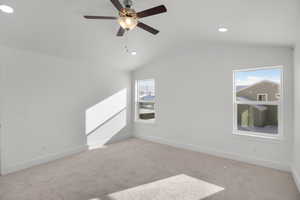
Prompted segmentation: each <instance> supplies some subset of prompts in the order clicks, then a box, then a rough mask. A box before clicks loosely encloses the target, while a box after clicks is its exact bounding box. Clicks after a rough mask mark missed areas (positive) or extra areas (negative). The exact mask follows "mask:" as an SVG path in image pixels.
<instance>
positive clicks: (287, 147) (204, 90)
mask: <svg viewBox="0 0 300 200" xmlns="http://www.w3.org/2000/svg"><path fill="white" fill-rule="evenodd" d="M275 65H276V66H277V65H283V66H284V89H285V90H284V139H283V140H281V141H276V140H270V139H259V138H253V137H249V136H237V135H233V134H232V124H233V118H232V116H233V110H232V87H233V86H232V70H234V69H241V68H251V67H260V66H275ZM292 74H293V50H292V49H291V48H275V47H263V46H256V47H255V46H241V45H235V46H232V45H227V44H222V45H217V44H208V43H206V44H205V43H193V44H191V45H182V46H177V47H174V48H173V50H172V51H171V52H169V53H168V54H166V55H162V56H161V58H158V59H157V60H156V61H155V62H153V63H151V64H148V65H147V66H144V67H142V68H139V69H137V70H136V71H134V72H133V77H134V79H148V78H154V79H155V81H156V82H155V83H156V95H157V97H156V99H157V104H156V111H157V119H156V122H155V124H143V123H135V124H134V134H135V135H136V136H138V137H141V138H145V139H149V140H154V141H159V142H162V143H167V144H171V145H175V146H181V147H184V148H189V149H193V150H197V151H202V152H208V153H211V154H215V155H221V156H225V157H229V158H233V159H238V160H243V161H247V162H251V163H257V164H261V165H265V166H269V167H274V168H279V169H283V170H289V167H290V163H291V158H292V155H291V154H292V143H293V141H292V140H293V75H292Z"/></svg>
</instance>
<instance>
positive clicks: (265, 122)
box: [233, 67, 283, 138]
mask: <svg viewBox="0 0 300 200" xmlns="http://www.w3.org/2000/svg"><path fill="white" fill-rule="evenodd" d="M233 76H234V80H233V82H234V86H233V87H234V102H233V104H234V127H233V129H234V130H233V132H234V133H235V134H239V135H251V136H258V137H265V138H279V137H280V136H282V120H281V119H282V116H281V115H282V106H281V103H282V97H281V94H282V88H283V87H282V77H283V70H282V67H267V68H256V69H246V70H235V71H234V72H233ZM280 97H281V98H280Z"/></svg>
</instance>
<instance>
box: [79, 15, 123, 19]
mask: <svg viewBox="0 0 300 200" xmlns="http://www.w3.org/2000/svg"><path fill="white" fill-rule="evenodd" d="M84 18H86V19H118V18H117V17H110V16H88V15H86V16H84Z"/></svg>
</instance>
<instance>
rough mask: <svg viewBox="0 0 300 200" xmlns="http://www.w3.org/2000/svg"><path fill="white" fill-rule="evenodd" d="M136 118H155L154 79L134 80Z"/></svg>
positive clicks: (151, 120) (141, 119)
mask: <svg viewBox="0 0 300 200" xmlns="http://www.w3.org/2000/svg"><path fill="white" fill-rule="evenodd" d="M136 120H138V121H145V122H146V121H147V122H154V120H155V81H154V80H153V79H148V80H137V81H136Z"/></svg>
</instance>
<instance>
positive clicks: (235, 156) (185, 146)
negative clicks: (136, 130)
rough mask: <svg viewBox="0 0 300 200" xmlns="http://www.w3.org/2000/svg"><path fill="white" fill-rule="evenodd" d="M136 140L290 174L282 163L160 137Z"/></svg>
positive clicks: (140, 137)
mask: <svg viewBox="0 0 300 200" xmlns="http://www.w3.org/2000/svg"><path fill="white" fill-rule="evenodd" d="M135 137H136V138H139V139H143V140H148V141H152V142H156V143H160V144H166V145H169V146H173V147H177V148H182V149H187V150H191V151H197V152H201V153H206V154H210V155H214V156H218V157H222V158H227V159H231V160H236V161H241V162H245V163H249V164H253V165H259V166H263V167H268V168H273V169H278V170H282V171H287V172H290V171H291V168H290V165H288V164H284V163H278V162H274V161H270V160H260V159H256V158H252V157H245V156H243V155H238V154H236V153H230V152H223V151H218V150H214V149H208V148H202V147H200V146H196V145H193V144H180V143H177V142H174V141H170V140H166V139H163V138H160V137H154V136H143V135H135Z"/></svg>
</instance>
